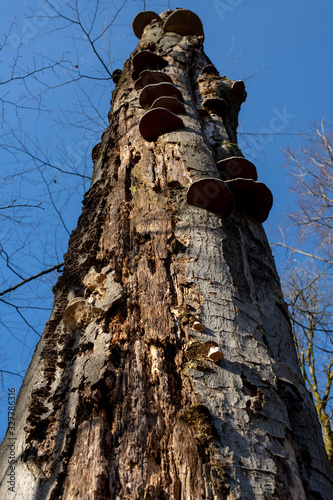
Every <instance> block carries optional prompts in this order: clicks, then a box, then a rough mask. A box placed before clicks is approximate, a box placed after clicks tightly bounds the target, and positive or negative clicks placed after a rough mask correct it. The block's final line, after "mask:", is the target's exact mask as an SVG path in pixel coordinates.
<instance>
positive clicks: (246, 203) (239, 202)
mask: <svg viewBox="0 0 333 500" xmlns="http://www.w3.org/2000/svg"><path fill="white" fill-rule="evenodd" d="M225 183H226V184H227V185H228V188H229V189H230V191H231V192H232V193H233V195H234V197H235V203H236V207H237V208H238V209H239V210H241V211H242V212H244V214H245V215H250V216H251V217H253V218H254V219H256V220H257V221H258V222H261V223H262V222H265V220H266V219H267V217H268V215H269V212H270V210H271V208H272V205H273V195H272V193H271V191H270V190H269V189H268V187H267V186H266V185H265V184H263V183H262V182H255V181H253V180H250V179H234V180H231V181H226V182H225Z"/></svg>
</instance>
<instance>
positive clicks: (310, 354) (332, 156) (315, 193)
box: [280, 119, 333, 464]
mask: <svg viewBox="0 0 333 500" xmlns="http://www.w3.org/2000/svg"><path fill="white" fill-rule="evenodd" d="M332 138H333V136H332V125H331V123H330V122H327V121H326V122H325V121H324V119H323V120H322V122H321V124H320V125H319V126H317V125H316V124H314V125H313V126H312V127H311V128H310V129H309V130H308V131H307V133H306V134H305V136H303V138H302V140H301V146H300V149H299V150H296V151H295V150H291V149H289V150H287V151H286V155H287V158H288V166H289V169H290V172H291V177H292V188H291V189H292V191H293V193H294V195H295V208H294V209H293V210H292V211H290V212H289V214H288V218H289V222H290V223H291V229H292V232H291V233H290V232H289V233H288V240H289V239H290V241H291V242H290V243H289V244H286V243H285V242H283V243H280V245H282V246H283V247H285V248H286V249H287V250H288V252H289V254H290V258H289V261H288V264H287V265H286V266H285V269H284V292H285V296H286V299H287V301H288V304H289V307H290V317H291V321H292V325H293V335H294V339H295V343H296V347H297V353H298V359H299V362H300V365H301V369H302V373H303V376H304V379H305V381H306V383H307V385H308V387H309V389H310V391H311V392H312V394H313V397H314V401H315V405H316V409H317V412H318V415H319V418H320V421H321V423H322V426H323V432H324V437H325V445H326V450H327V453H328V455H329V458H330V461H331V464H333V433H332V414H333V405H332V380H333V361H332V355H333V344H332V340H333V336H332V334H333V309H332V304H333V286H332V278H333V276H332V265H333V253H332V252H333V250H332V238H333V236H332V235H333V232H332V229H333V148H332V144H333V143H332ZM291 235H293V240H292V238H291Z"/></svg>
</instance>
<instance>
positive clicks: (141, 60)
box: [132, 13, 186, 141]
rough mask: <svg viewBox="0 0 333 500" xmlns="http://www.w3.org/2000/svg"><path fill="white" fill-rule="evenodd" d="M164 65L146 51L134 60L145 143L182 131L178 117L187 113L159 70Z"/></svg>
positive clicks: (174, 90)
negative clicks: (166, 134)
mask: <svg viewBox="0 0 333 500" xmlns="http://www.w3.org/2000/svg"><path fill="white" fill-rule="evenodd" d="M141 14H142V13H141ZM167 65H168V62H167V61H166V60H165V59H164V58H163V57H162V56H159V55H158V54H155V53H154V52H150V51H148V50H143V51H141V52H139V53H138V54H137V55H136V56H135V57H134V58H133V66H134V70H133V73H132V76H133V78H134V79H135V80H136V81H135V83H134V87H135V89H136V90H138V91H141V92H140V96H139V103H140V106H142V107H143V108H144V109H147V112H146V113H145V114H144V115H143V117H142V118H141V120H140V124H139V130H140V134H141V135H142V137H143V138H144V139H145V140H146V141H156V139H157V138H158V137H159V136H160V135H162V134H165V133H167V132H173V131H174V130H179V129H183V128H185V125H184V122H183V120H182V119H181V118H180V117H179V116H178V115H182V114H185V113H186V110H185V106H184V104H183V101H184V99H183V96H182V93H181V92H180V90H179V89H178V88H177V87H176V86H175V85H174V84H173V81H172V79H171V77H170V76H169V75H167V74H166V73H163V72H162V71H161V69H163V68H164V67H165V66H167Z"/></svg>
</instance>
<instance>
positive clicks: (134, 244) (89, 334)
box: [0, 13, 333, 500]
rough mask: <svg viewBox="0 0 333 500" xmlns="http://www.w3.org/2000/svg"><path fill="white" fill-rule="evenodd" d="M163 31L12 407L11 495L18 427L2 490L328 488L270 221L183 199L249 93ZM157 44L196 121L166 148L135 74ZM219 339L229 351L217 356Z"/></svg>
mask: <svg viewBox="0 0 333 500" xmlns="http://www.w3.org/2000/svg"><path fill="white" fill-rule="evenodd" d="M168 14H169V13H164V14H163V15H162V16H161V17H162V20H163V19H165V18H166V16H167V15H168ZM162 26H163V24H162V23H161V21H158V20H157V21H154V22H152V23H151V24H150V25H149V26H148V27H147V28H146V29H145V31H144V34H143V36H142V38H141V40H140V42H139V44H138V47H137V48H136V49H135V51H134V52H133V54H132V55H131V57H130V59H129V60H128V61H127V62H126V63H125V66H124V69H123V71H122V74H121V77H120V80H119V81H118V84H117V86H116V89H115V91H114V95H113V100H112V107H111V112H110V115H109V119H110V125H109V127H108V129H107V131H106V132H105V133H104V134H103V136H102V143H101V145H100V146H99V148H97V150H98V152H97V153H96V149H95V153H94V154H95V159H96V157H97V159H96V161H95V165H94V174H93V179H92V184H91V187H90V190H89V191H88V193H87V194H86V195H85V197H84V207H83V211H82V215H81V217H80V219H79V221H78V225H77V228H76V230H75V231H74V232H73V234H72V235H71V238H70V241H69V248H68V252H67V254H66V256H65V265H64V272H63V275H62V276H61V277H60V279H59V281H58V283H57V285H56V286H55V288H54V293H55V301H54V309H53V312H52V315H51V318H50V320H49V321H48V322H47V324H46V328H45V331H44V333H43V336H42V339H41V340H40V342H39V344H38V346H37V349H36V352H35V354H34V357H33V359H32V362H31V365H30V367H29V370H28V372H27V374H26V377H25V379H24V383H23V386H22V389H21V391H20V393H19V397H18V400H17V404H16V408H15V417H16V426H15V453H16V458H15V463H14V465H13V467H14V469H13V470H14V473H15V474H14V475H15V492H13V491H8V483H7V481H8V477H7V476H8V474H9V473H10V472H11V471H10V470H9V466H8V442H10V440H11V439H12V440H13V436H10V435H9V434H7V435H6V438H5V439H4V442H3V444H2V447H1V463H0V471H1V481H2V482H1V487H0V496H1V498H15V499H24V500H28V499H31V500H32V499H34V500H35V499H58V498H62V499H66V500H67V499H68V500H69V499H74V498H80V499H81V498H82V499H101V500H102V499H109V498H110V499H115V500H118V499H154V500H155V499H172V500H173V499H174V500H176V499H177V500H178V499H180V500H185V499H186V500H189V499H191V500H192V499H219V498H225V499H229V500H232V499H242V500H243V499H267V498H270V499H295V500H301V499H324V500H329V499H330V498H331V492H332V491H333V481H332V476H331V471H330V467H329V464H328V460H327V456H326V453H325V450H324V446H323V440H322V436H321V428H320V424H319V421H318V418H317V415H316V411H315V408H314V405H313V401H312V399H311V396H310V395H309V392H308V391H307V390H306V388H305V385H304V382H303V379H302V376H301V373H300V369H299V365H298V361H297V356H296V352H295V348H294V345H293V340H292V334H291V328H290V323H289V320H288V314H287V309H286V306H285V303H284V300H283V296H282V293H281V287H280V282H279V278H278V276H277V273H276V270H275V265H274V261H273V257H272V254H271V250H270V248H269V245H268V243H267V240H266V237H265V233H264V230H263V228H262V226H261V224H260V223H258V222H256V221H255V220H254V219H253V218H251V217H247V216H246V215H244V214H243V213H241V212H240V211H237V209H235V210H234V211H233V213H232V214H231V215H230V216H227V217H220V216H218V215H216V214H215V213H212V212H209V211H207V210H204V209H201V208H195V207H193V206H190V205H188V204H187V203H186V192H187V189H188V187H189V185H190V184H191V183H192V182H193V181H195V180H198V179H200V178H204V177H213V178H217V179H218V178H219V173H218V170H217V167H216V162H217V161H218V160H220V159H223V158H227V157H230V156H234V155H235V154H236V155H237V154H238V155H239V150H238V149H237V147H236V146H235V145H234V143H235V141H236V128H237V116H238V111H239V109H240V105H241V103H242V101H243V100H244V94H239V95H237V94H235V93H233V92H232V83H233V82H231V81H230V80H226V79H223V78H221V77H219V76H216V75H214V74H203V73H202V68H203V67H204V66H205V65H206V64H208V63H210V61H209V60H208V58H207V56H206V55H205V54H204V52H203V49H202V42H203V39H202V37H200V36H199V37H196V36H184V37H182V36H181V35H177V34H175V33H168V32H164V30H163V27H162ZM147 49H148V50H151V51H155V52H156V53H158V54H159V55H162V56H163V57H164V58H165V59H166V60H167V62H168V66H167V67H166V68H164V69H163V71H164V72H165V73H167V74H169V75H170V76H171V78H172V80H173V83H174V84H175V85H176V86H177V87H178V89H180V90H181V92H182V95H183V97H184V104H185V107H186V114H185V115H183V116H182V119H183V121H184V124H185V128H184V129H183V130H178V131H174V132H170V133H167V134H163V135H161V136H160V137H159V138H158V139H157V140H156V141H154V142H146V141H145V140H144V139H143V138H142V137H141V135H140V132H139V122H140V119H141V117H142V116H143V114H144V113H145V112H146V110H144V109H142V107H141V106H140V104H139V94H140V92H139V91H137V90H135V88H134V81H133V79H132V76H131V75H132V71H133V57H134V56H135V55H136V54H137V53H138V52H140V51H141V50H147ZM207 95H208V96H210V95H216V96H218V97H223V98H224V99H226V100H227V102H228V104H229V112H228V115H227V116H226V117H223V118H221V117H219V116H217V115H216V114H212V113H207V114H206V115H205V116H204V113H201V115H202V116H199V112H198V110H199V109H201V107H202V102H203V100H204V99H205V97H206V96H207ZM79 297H81V298H83V299H84V301H83V300H82V299H81V301H76V302H71V304H74V306H73V305H72V306H71V307H72V308H73V307H74V308H75V307H77V309H76V312H75V313H72V309H70V308H68V303H69V302H70V301H72V300H73V299H74V298H79ZM79 303H80V304H81V305H80V307H78V306H77V304H79ZM75 304H76V306H75ZM65 311H66V312H65ZM64 312H65V316H64ZM194 321H196V322H197V323H196V324H194ZM200 325H202V326H203V327H204V331H198V330H197V329H196V328H200ZM211 347H215V348H219V350H220V351H221V352H222V353H223V355H224V357H223V359H220V360H216V359H215V361H214V360H213V361H212V360H210V359H209V358H208V357H207V352H208V349H209V348H211ZM13 442H14V441H13Z"/></svg>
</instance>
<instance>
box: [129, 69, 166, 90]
mask: <svg viewBox="0 0 333 500" xmlns="http://www.w3.org/2000/svg"><path fill="white" fill-rule="evenodd" d="M162 82H167V83H173V82H172V79H171V77H170V76H169V75H167V74H166V73H162V71H154V70H150V69H146V70H144V71H141V73H140V78H139V79H138V80H136V82H135V84H134V88H135V90H140V89H143V87H146V86H147V85H152V84H154V83H162Z"/></svg>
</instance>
